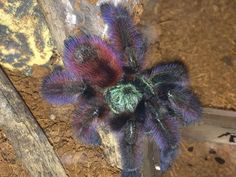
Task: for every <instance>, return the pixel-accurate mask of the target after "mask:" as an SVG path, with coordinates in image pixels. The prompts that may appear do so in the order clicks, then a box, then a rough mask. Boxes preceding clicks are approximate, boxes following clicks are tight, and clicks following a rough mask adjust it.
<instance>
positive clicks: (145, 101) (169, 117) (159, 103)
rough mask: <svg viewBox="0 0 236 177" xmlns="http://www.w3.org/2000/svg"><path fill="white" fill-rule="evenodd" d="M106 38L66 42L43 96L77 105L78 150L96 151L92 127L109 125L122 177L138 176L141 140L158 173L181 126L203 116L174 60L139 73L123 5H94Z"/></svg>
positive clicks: (138, 50)
mask: <svg viewBox="0 0 236 177" xmlns="http://www.w3.org/2000/svg"><path fill="white" fill-rule="evenodd" d="M100 9H101V14H102V18H103V20H104V22H105V23H106V24H107V25H108V34H109V39H108V40H107V41H104V40H102V39H101V38H99V37H98V36H93V35H90V36H82V37H70V38H69V39H67V40H66V41H65V49H64V64H65V69H64V70H62V71H55V72H53V73H52V74H51V75H49V76H47V77H46V78H45V79H44V81H43V84H42V94H43V96H44V98H46V99H47V100H48V101H49V102H51V103H56V104H67V103H73V104H75V105H76V110H75V112H74V116H73V127H74V128H75V133H76V135H77V137H78V138H79V139H80V140H81V141H82V142H84V143H87V144H93V145H100V144H101V138H100V136H99V134H98V132H97V129H96V127H97V125H98V124H97V122H98V121H104V122H105V123H108V125H109V127H110V128H111V130H112V132H114V133H115V134H116V135H117V138H118V142H119V146H120V151H121V157H122V167H123V168H122V176H123V177H128V176H129V177H139V176H141V166H142V158H143V157H142V153H143V140H144V137H145V136H148V137H149V138H152V139H153V140H154V141H155V142H156V143H157V144H158V145H159V147H160V168H161V170H162V171H165V170H167V169H168V167H169V166H170V164H171V162H172V161H173V159H174V158H175V157H176V154H177V150H178V144H179V131H178V126H179V125H180V124H184V125H188V124H190V123H192V122H194V121H196V120H198V119H199V118H200V116H201V108H200V103H199V101H198V99H197V97H196V96H195V95H194V94H193V92H192V91H191V89H190V86H189V82H188V76H187V70H186V67H185V66H184V64H183V63H182V62H180V61H173V62H167V63H160V64H158V65H157V66H155V67H154V68H152V69H150V70H145V69H144V68H143V65H144V64H143V61H144V54H145V52H146V45H145V42H144V39H143V37H142V35H141V34H140V33H139V32H138V30H137V29H136V27H135V26H134V25H133V22H132V18H131V16H130V14H129V13H128V11H127V10H126V8H124V7H123V6H122V5H117V6H114V5H112V4H108V3H104V4H102V5H101V6H100Z"/></svg>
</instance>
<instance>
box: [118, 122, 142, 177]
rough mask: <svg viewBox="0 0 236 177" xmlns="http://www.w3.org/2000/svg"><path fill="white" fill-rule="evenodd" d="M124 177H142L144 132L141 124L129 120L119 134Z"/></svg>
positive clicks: (122, 174)
mask: <svg viewBox="0 0 236 177" xmlns="http://www.w3.org/2000/svg"><path fill="white" fill-rule="evenodd" d="M118 139H119V146H120V152H121V161H122V172H121V176H122V177H141V169H142V164H143V140H144V132H143V128H142V127H140V124H139V123H137V122H133V121H132V120H129V121H128V122H127V123H126V124H125V125H124V127H123V128H122V130H121V131H120V132H119V133H118Z"/></svg>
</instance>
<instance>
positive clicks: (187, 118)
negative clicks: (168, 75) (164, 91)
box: [168, 87, 202, 125]
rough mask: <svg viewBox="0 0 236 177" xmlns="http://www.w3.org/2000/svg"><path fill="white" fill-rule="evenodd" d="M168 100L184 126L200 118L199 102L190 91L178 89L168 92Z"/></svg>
mask: <svg viewBox="0 0 236 177" xmlns="http://www.w3.org/2000/svg"><path fill="white" fill-rule="evenodd" d="M168 98H169V101H170V103H171V107H172V109H173V110H174V111H175V112H176V113H177V114H178V115H180V119H181V120H182V121H183V124H184V125H188V124H190V123H193V122H196V121H197V120H199V119H200V118H201V114H202V109H201V106H200V102H199V100H198V98H197V97H196V96H195V95H194V93H193V92H192V91H191V90H189V89H185V88H181V87H178V88H176V89H173V90H170V91H169V93H168Z"/></svg>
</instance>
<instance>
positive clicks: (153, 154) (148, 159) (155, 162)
mask: <svg viewBox="0 0 236 177" xmlns="http://www.w3.org/2000/svg"><path fill="white" fill-rule="evenodd" d="M144 143H145V145H144V160H143V176H145V177H158V176H161V172H160V171H159V169H158V168H160V166H159V164H160V153H159V148H158V146H157V145H156V143H155V142H154V141H151V140H150V139H148V138H145V142H144Z"/></svg>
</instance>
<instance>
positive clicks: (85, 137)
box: [72, 105, 101, 145]
mask: <svg viewBox="0 0 236 177" xmlns="http://www.w3.org/2000/svg"><path fill="white" fill-rule="evenodd" d="M93 111H94V109H93V108H90V107H89V106H87V105H86V106H85V105H84V106H81V107H80V109H77V110H76V111H75V112H74V115H73V121H72V126H73V128H74V131H75V135H76V137H77V138H78V139H79V140H80V141H82V142H83V143H84V144H88V145H101V137H100V135H99V134H98V132H97V130H96V127H97V123H96V120H95V118H96V117H92V116H91V115H93V114H91V112H93Z"/></svg>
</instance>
